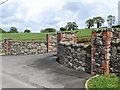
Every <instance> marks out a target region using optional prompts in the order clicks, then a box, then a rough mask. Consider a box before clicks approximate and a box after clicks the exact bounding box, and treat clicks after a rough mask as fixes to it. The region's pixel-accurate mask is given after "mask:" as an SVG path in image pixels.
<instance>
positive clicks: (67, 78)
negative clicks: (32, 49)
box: [2, 53, 91, 88]
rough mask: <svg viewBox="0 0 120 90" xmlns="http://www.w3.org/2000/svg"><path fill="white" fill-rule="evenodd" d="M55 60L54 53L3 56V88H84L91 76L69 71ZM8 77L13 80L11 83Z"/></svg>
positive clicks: (81, 72)
mask: <svg viewBox="0 0 120 90" xmlns="http://www.w3.org/2000/svg"><path fill="white" fill-rule="evenodd" d="M56 59H57V57H56V53H46V54H39V55H19V56H3V57H2V65H3V66H2V72H3V73H4V74H5V76H3V78H4V79H3V87H7V88H9V87H14V86H15V87H18V88H20V87H24V86H25V87H26V88H27V87H33V88H34V87H36V88H84V84H85V81H86V80H87V79H88V78H90V77H91V75H90V74H87V73H85V72H83V71H75V70H72V69H69V68H67V67H65V66H63V65H61V64H59V63H58V62H57V61H56ZM6 75H7V76H6ZM9 76H10V77H12V79H13V78H15V79H14V80H13V81H12V80H11V78H10V77H9ZM6 77H7V78H6ZM16 79H17V80H16ZM11 82H12V83H11ZM14 82H18V83H20V84H19V85H18V84H17V85H16V84H15V83H14Z"/></svg>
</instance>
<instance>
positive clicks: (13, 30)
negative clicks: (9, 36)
mask: <svg viewBox="0 0 120 90" xmlns="http://www.w3.org/2000/svg"><path fill="white" fill-rule="evenodd" d="M9 33H18V31H17V28H16V27H11V28H10V31H9Z"/></svg>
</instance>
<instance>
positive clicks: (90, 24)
mask: <svg viewBox="0 0 120 90" xmlns="http://www.w3.org/2000/svg"><path fill="white" fill-rule="evenodd" d="M85 24H86V26H87V28H90V27H93V26H94V21H93V19H88V20H87V21H86V22H85Z"/></svg>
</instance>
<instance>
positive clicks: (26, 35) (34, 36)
mask: <svg viewBox="0 0 120 90" xmlns="http://www.w3.org/2000/svg"><path fill="white" fill-rule="evenodd" d="M46 34H48V33H2V34H0V40H4V39H6V38H9V39H46ZM50 34H53V33H50Z"/></svg>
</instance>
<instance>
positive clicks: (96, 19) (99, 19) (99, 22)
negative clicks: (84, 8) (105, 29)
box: [93, 17, 105, 28]
mask: <svg viewBox="0 0 120 90" xmlns="http://www.w3.org/2000/svg"><path fill="white" fill-rule="evenodd" d="M93 21H94V24H97V28H99V27H101V26H102V24H103V23H104V22H105V20H104V19H103V18H102V17H94V18H93Z"/></svg>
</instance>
